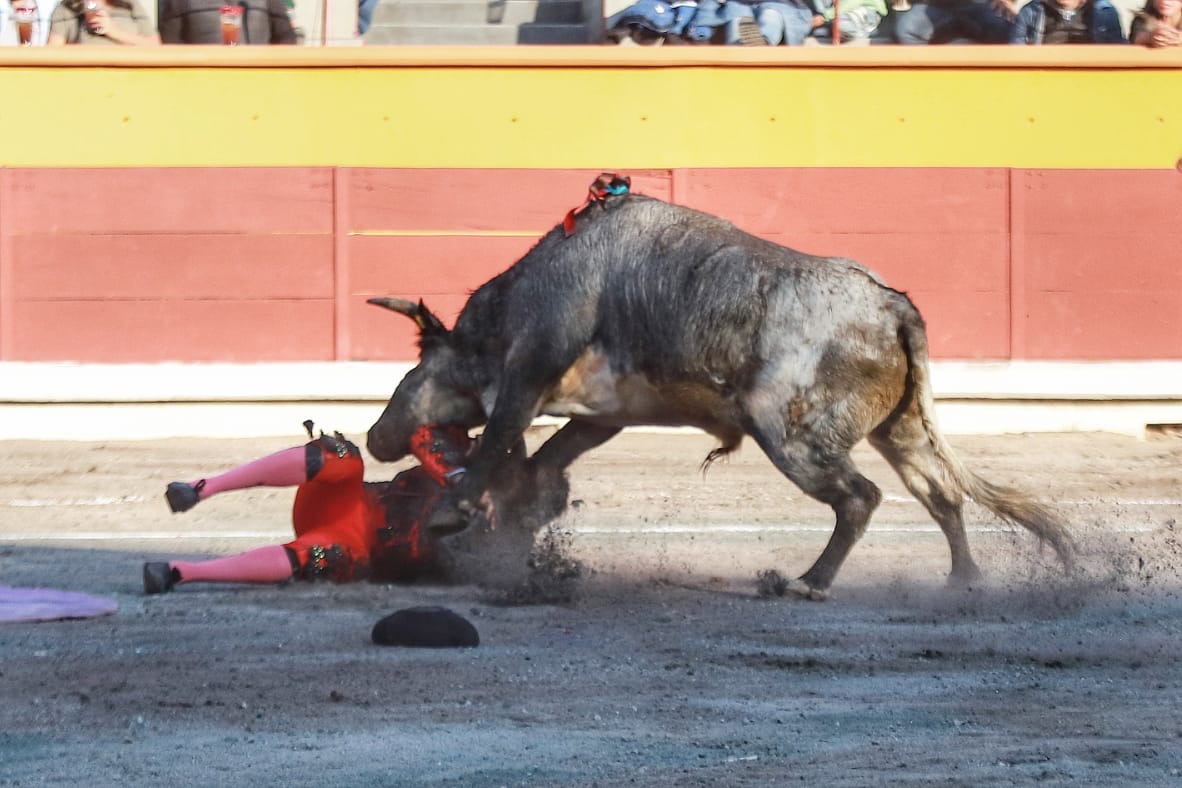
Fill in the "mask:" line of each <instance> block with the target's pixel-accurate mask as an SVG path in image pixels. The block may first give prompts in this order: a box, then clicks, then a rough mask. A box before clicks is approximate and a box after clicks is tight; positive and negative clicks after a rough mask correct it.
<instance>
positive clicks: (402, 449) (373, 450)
mask: <svg viewBox="0 0 1182 788" xmlns="http://www.w3.org/2000/svg"><path fill="white" fill-rule="evenodd" d="M365 447H366V448H367V449H369V453H370V454H371V455H373V458H374V459H375V460H378V461H379V462H396V461H398V460H401V459H402V458H403V457H405V456H406V455H407V454H408V453H409V452H410V448H409V446H407V445H406V441H403V442H402V445H401V446H399V445H398V444H397V442H395V441H391V440H390V437H389V435H388V434H387V432H386V430H383V429H379V425H377V424H375V425H374V426H372V427H370V428H369V432H368V433H366V436H365Z"/></svg>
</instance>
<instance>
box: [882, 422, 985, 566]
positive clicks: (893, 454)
mask: <svg viewBox="0 0 1182 788" xmlns="http://www.w3.org/2000/svg"><path fill="white" fill-rule="evenodd" d="M867 440H868V441H869V442H870V445H872V446H873V447H874V448H875V449H877V450H878V451H879V453H880V454H882V456H883V457H884V458H886V461H887V462H889V463H890V464H891V466H892V467H893V468H894V469H895V472H896V473H898V474H899V478H900V479H902V480H903V484H904V485H905V486H906V487H907V489H908V490H910V491H911V494H912V495H914V496H915V497H916V499H917V500H918V501H919V502H920V503H922V504H923V506H924V508H925V509H927V510H928V513H929V514H931V516H932V518H933V519H934V520H935V521H936V522H937V523H939V525H940V530H942V531H943V532H944V537H945V538H946V539H947V540H948V548H949V550H951V552H952V572H951V574H950V575H949V577H948V580H949V583H951V584H954V585H960V586H967V585H970V584H972V583H975V582H977V581H978V580H980V578H981V570H980V569H978V568H977V564H976V563H975V562H974V561H973V556H972V553H971V552H970V551H969V541H968V537H967V536H966V535H965V530H964V495H963V493H962V492H961V490H960V486H959V485H957V483H956V482H955V481H954V480H952V479H951V478H949V477H948V474H947V473H946V472H945V470H944V464H943V463H942V462H941V461H940V458H939V457H938V456H937V454H936V450H935V447H934V446H932V442H931V440H929V438H928V435H927V431H926V430H925V429H924V426H923V421H922V419H921V418H920V416H919V414H918V413H916V412H915V411H914V410H913V409H912V408H907V409H906V410H903V411H901V412H899V413H896V414H894V415H892V416H891V417H890V418H889V419H887V420H886V421H885V422H883V423H882V424H881V425H879V426H878V427H877V428H876V429H875V430H874V431H873V432H871V433H870V434H869V435H868V436H867Z"/></svg>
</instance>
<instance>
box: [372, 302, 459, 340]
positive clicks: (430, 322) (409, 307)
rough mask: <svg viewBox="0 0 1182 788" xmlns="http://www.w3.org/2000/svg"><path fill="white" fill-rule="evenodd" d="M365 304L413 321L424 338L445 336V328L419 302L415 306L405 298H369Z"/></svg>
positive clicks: (424, 305)
mask: <svg viewBox="0 0 1182 788" xmlns="http://www.w3.org/2000/svg"><path fill="white" fill-rule="evenodd" d="M366 303H367V304H373V305H374V306H381V307H385V308H386V309H390V310H393V311H394V312H397V313H399V314H401V315H406V316H407V317H409V318H410V319H411V320H413V321H415V325H416V326H418V327H419V333H420V334H421V335H422V336H424V337H428V336H443V335H444V334H447V328H446V327H445V326H444V325H443V323H442V322H441V321H440V320H439V318H437V317H435V315H434V314H433V313H432V312H431V310H430V309H428V308H427V306H426V304H424V303H423V302H422V301H421V300H420V301H419V302H418V303H417V304H416V303H415V302H414V301H408V300H406V299H405V298H370V299H368V300H367V301H366Z"/></svg>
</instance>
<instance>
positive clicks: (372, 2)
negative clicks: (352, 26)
mask: <svg viewBox="0 0 1182 788" xmlns="http://www.w3.org/2000/svg"><path fill="white" fill-rule="evenodd" d="M380 2H381V0H358V2H357V33H358V35H362V36H363V35H365V32H366V31H367V30H369V26H370V25H372V24H373V12H374V11H376V10H377V8H378V3H380Z"/></svg>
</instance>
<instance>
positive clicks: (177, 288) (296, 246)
mask: <svg viewBox="0 0 1182 788" xmlns="http://www.w3.org/2000/svg"><path fill="white" fill-rule="evenodd" d="M332 243H333V239H332V237H331V236H329V235H313V236H297V235H194V234H166V235H142V234H137V235H54V234H37V235H18V236H16V237H15V238H13V239H12V247H13V260H12V265H13V285H14V288H15V292H16V297H18V298H22V299H99V298H112V299H119V298H144V299H174V300H184V299H218V298H236V299H250V298H272V299H291V298H328V297H331V294H332V292H333V276H332V267H331V264H332Z"/></svg>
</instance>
